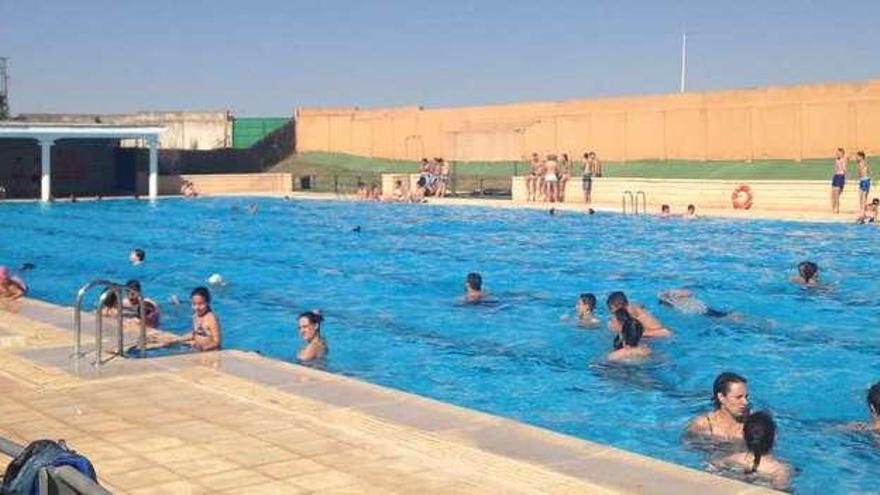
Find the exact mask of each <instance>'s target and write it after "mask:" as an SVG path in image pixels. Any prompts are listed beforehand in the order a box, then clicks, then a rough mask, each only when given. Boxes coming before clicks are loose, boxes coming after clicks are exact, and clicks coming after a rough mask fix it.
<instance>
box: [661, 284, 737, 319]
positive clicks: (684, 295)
mask: <svg viewBox="0 0 880 495" xmlns="http://www.w3.org/2000/svg"><path fill="white" fill-rule="evenodd" d="M657 297H658V299H659V300H660V304H663V305H665V306H670V307H672V308H675V309H677V310H679V311H681V312H682V313H686V314H696V315H703V316H708V317H709V318H724V317H725V316H729V315H730V313H729V312H727V311H718V310H717V309H713V308H710V307H709V306H707V305H706V303H704V302H703V301H701V300H699V299H697V298H696V297H694V294H693V293H692V292H691V291H689V290H687V289H669V290H664V291H662V292H660V294H658V295H657Z"/></svg>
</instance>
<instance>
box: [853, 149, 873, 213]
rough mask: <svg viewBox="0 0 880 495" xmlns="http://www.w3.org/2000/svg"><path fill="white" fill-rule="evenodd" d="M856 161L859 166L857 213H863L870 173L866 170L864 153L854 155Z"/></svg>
mask: <svg viewBox="0 0 880 495" xmlns="http://www.w3.org/2000/svg"><path fill="white" fill-rule="evenodd" d="M856 161H857V162H858V164H859V211H864V210H865V205H866V204H867V203H868V194H869V193H870V192H871V172H870V171H869V170H868V161H867V160H866V159H865V152H864V151H859V152H858V153H856Z"/></svg>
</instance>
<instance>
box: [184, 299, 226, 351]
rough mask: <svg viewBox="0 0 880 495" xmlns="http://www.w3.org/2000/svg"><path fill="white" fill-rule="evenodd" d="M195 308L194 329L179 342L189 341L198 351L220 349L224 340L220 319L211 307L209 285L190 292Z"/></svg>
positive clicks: (193, 307)
mask: <svg viewBox="0 0 880 495" xmlns="http://www.w3.org/2000/svg"><path fill="white" fill-rule="evenodd" d="M190 300H191V301H192V309H193V331H192V335H191V336H190V337H188V338H185V339H182V340H180V341H179V342H189V343H190V344H191V345H192V347H193V349H195V350H197V351H203V352H204V351H214V350H219V349H220V346H221V342H222V340H223V339H222V331H221V329H220V320H219V319H217V315H215V314H214V311H213V310H212V309H211V293H210V292H209V291H208V288H207V287H196V288H195V289H193V290H192V292H191V293H190Z"/></svg>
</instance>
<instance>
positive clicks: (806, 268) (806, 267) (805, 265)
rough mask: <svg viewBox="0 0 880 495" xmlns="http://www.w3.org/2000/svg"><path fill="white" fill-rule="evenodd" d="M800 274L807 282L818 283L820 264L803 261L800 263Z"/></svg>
mask: <svg viewBox="0 0 880 495" xmlns="http://www.w3.org/2000/svg"><path fill="white" fill-rule="evenodd" d="M798 275H800V277H801V279H803V281H804V283H805V284H813V283H816V282H818V280H819V265H817V264H815V263H813V262H812V261H801V262H800V263H798Z"/></svg>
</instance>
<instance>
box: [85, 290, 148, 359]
mask: <svg viewBox="0 0 880 495" xmlns="http://www.w3.org/2000/svg"><path fill="white" fill-rule="evenodd" d="M94 287H105V288H107V289H110V290H112V291H113V292H114V293H115V294H116V304H117V321H118V326H119V328H118V336H117V338H118V340H117V351H116V352H117V354H118V355H120V356H122V355H123V354H124V350H123V347H124V342H123V320H122V298H123V295H124V294H127V293H128V290H129V289H128V287H127V286H125V285H122V284H117V283H115V282H111V281H109V280H103V279H97V280H92V281H91V282H89V283H87V284H85V285H83V286H82V287H80V289H79V291H77V293H76V302H75V303H74V307H73V330H74V346H73V353H74V356H75V357H76V358H77V359H78V358H79V357H81V356H82V355H83V354H82V303H83V300H84V299H85V296H86V293H87V292H88V291H89V290H90V289H92V288H94ZM106 298H107V294H106V293H105V294H101V296H100V297H99V298H98V308H97V309H96V311H95V352H96V356H95V366H100V365H101V352H102V346H103V330H104V315H103V313H102V312H101V308H102V307H103V303H104V301H105V300H106ZM137 306H138V317H139V319H140V335H139V336H138V348H139V349H140V352H141V356H142V357H143V356H145V355H146V352H147V327H146V321H145V319H144V316H145V315H144V296H143V294H141V293H138V295H137Z"/></svg>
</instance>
